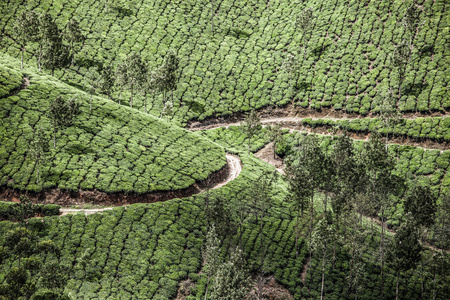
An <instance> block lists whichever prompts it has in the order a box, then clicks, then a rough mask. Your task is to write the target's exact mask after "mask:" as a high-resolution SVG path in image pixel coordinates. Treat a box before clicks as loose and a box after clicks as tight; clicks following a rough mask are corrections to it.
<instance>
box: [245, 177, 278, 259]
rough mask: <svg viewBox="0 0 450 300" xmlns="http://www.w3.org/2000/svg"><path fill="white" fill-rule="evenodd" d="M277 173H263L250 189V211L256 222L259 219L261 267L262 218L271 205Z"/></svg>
mask: <svg viewBox="0 0 450 300" xmlns="http://www.w3.org/2000/svg"><path fill="white" fill-rule="evenodd" d="M277 178H278V177H277V173H268V172H265V173H263V174H261V175H260V176H259V177H258V178H257V179H256V180H255V181H254V182H253V184H252V186H251V189H250V199H249V203H250V209H251V211H252V213H253V214H254V216H255V218H256V220H257V221H258V219H259V225H260V228H259V236H260V250H261V253H260V258H261V265H262V263H263V256H264V255H263V254H264V247H263V246H264V239H263V227H264V217H265V215H266V213H268V211H269V209H270V208H271V206H272V204H273V199H272V187H273V185H274V183H275V182H276V180H277Z"/></svg>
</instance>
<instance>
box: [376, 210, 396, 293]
mask: <svg viewBox="0 0 450 300" xmlns="http://www.w3.org/2000/svg"><path fill="white" fill-rule="evenodd" d="M383 234H384V208H382V209H381V239H380V253H381V296H382V299H384V289H383V288H384V282H383V263H384V255H383V254H384V253H383ZM397 285H398V282H397Z"/></svg>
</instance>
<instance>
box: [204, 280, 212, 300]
mask: <svg viewBox="0 0 450 300" xmlns="http://www.w3.org/2000/svg"><path fill="white" fill-rule="evenodd" d="M210 279H211V278H210V276H208V282H207V283H206V291H205V300H206V297H208V287H209V280H210Z"/></svg>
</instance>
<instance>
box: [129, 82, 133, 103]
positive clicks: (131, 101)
mask: <svg viewBox="0 0 450 300" xmlns="http://www.w3.org/2000/svg"><path fill="white" fill-rule="evenodd" d="M130 107H131V108H133V85H131V98H130Z"/></svg>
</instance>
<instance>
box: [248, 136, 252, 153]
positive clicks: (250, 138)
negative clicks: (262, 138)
mask: <svg viewBox="0 0 450 300" xmlns="http://www.w3.org/2000/svg"><path fill="white" fill-rule="evenodd" d="M251 140H252V137H251V136H249V137H248V154H250V142H251Z"/></svg>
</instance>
